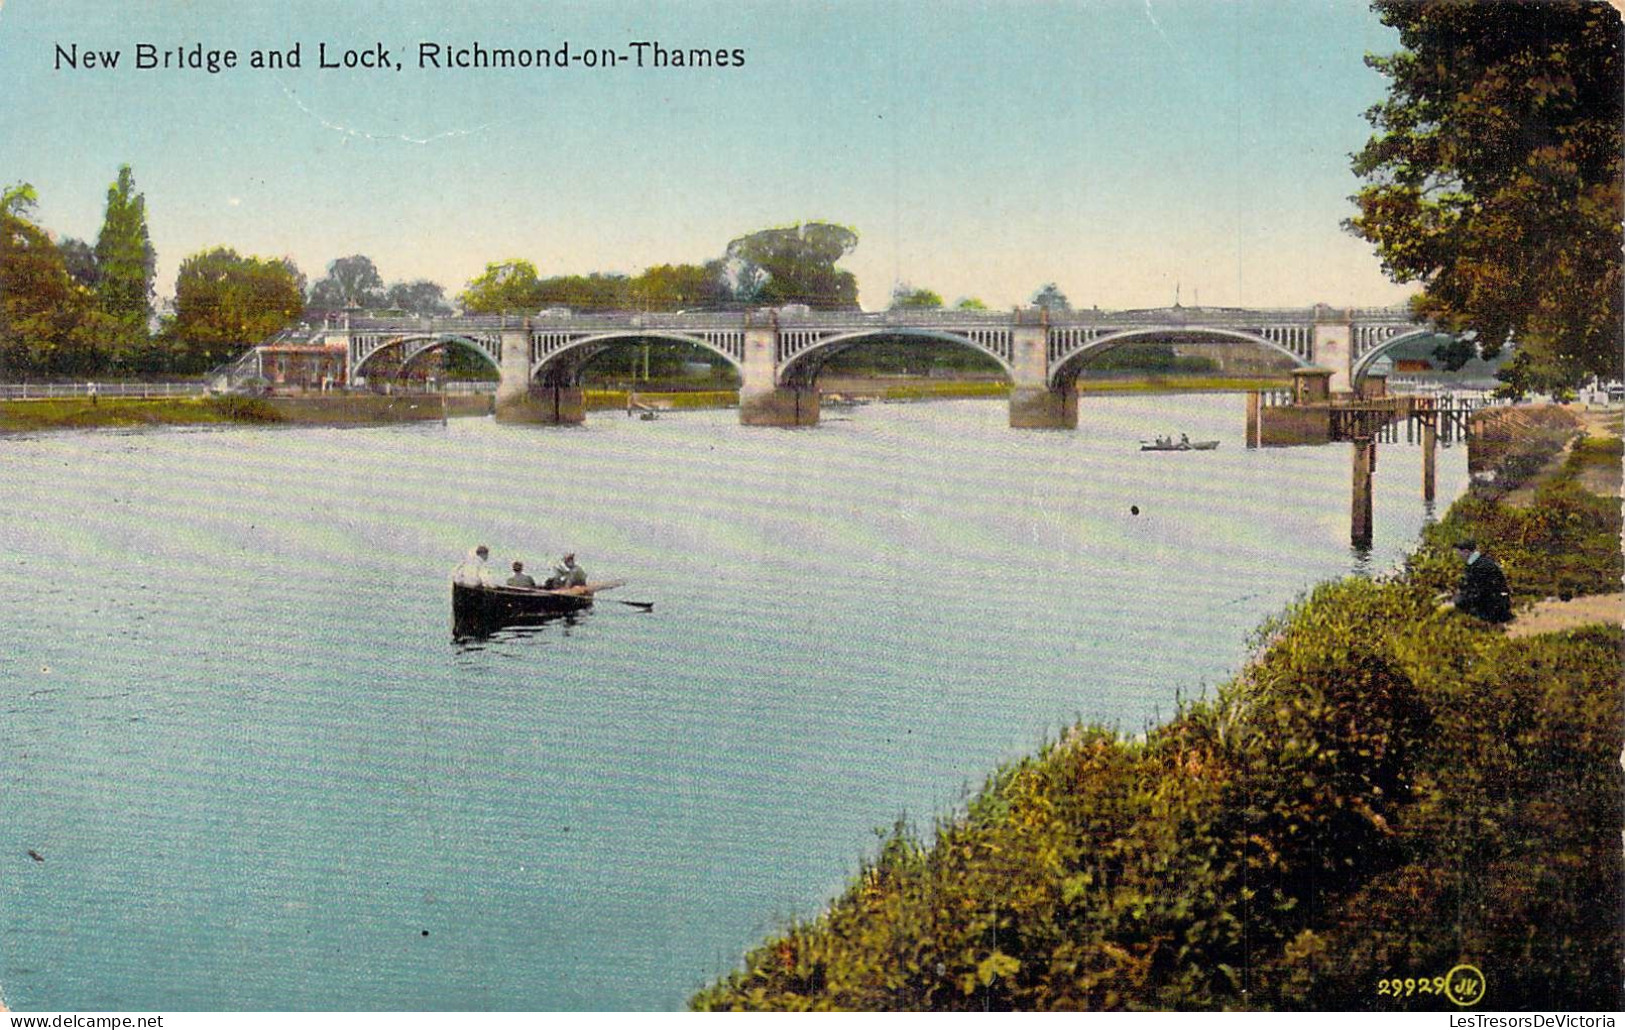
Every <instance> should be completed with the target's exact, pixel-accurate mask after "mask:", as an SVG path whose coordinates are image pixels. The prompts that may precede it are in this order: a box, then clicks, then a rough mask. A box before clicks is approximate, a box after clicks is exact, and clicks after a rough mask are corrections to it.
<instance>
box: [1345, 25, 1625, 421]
mask: <svg viewBox="0 0 1625 1030" xmlns="http://www.w3.org/2000/svg"><path fill="white" fill-rule="evenodd" d="M1372 6H1373V8H1374V9H1375V10H1376V11H1377V12H1378V14H1379V15H1380V16H1381V19H1382V21H1383V22H1384V24H1387V25H1389V26H1392V27H1393V28H1395V29H1397V30H1399V35H1400V42H1401V45H1402V46H1403V47H1404V49H1403V50H1401V51H1400V52H1399V53H1397V54H1393V55H1391V56H1388V57H1377V56H1369V57H1367V59H1366V60H1367V63H1368V64H1369V65H1371V67H1373V68H1375V69H1377V70H1378V71H1380V72H1381V73H1383V74H1384V75H1386V76H1387V77H1388V78H1389V80H1390V82H1389V95H1388V99H1387V100H1386V101H1385V102H1384V103H1382V104H1379V105H1377V106H1375V107H1373V108H1372V109H1371V110H1370V111H1368V112H1367V118H1368V120H1370V122H1371V124H1372V126H1373V127H1374V128H1375V129H1376V130H1377V134H1376V135H1374V136H1373V137H1372V138H1371V140H1370V141H1369V142H1368V143H1367V144H1366V146H1365V148H1364V149H1363V150H1361V151H1360V153H1359V154H1357V155H1355V158H1354V170H1355V172H1356V174H1358V175H1360V176H1362V177H1363V178H1365V179H1366V180H1367V185H1365V186H1364V187H1363V188H1362V189H1361V190H1360V192H1359V193H1358V194H1357V195H1356V196H1355V197H1354V198H1353V199H1354V201H1355V202H1356V204H1357V205H1358V206H1359V209H1360V211H1359V214H1358V215H1356V216H1355V217H1354V218H1351V219H1349V220H1348V221H1347V222H1346V223H1345V225H1346V227H1347V228H1348V229H1349V230H1350V231H1351V232H1353V233H1354V234H1355V235H1357V236H1360V237H1361V238H1363V239H1366V240H1369V241H1370V242H1372V243H1373V244H1375V245H1376V250H1377V253H1378V254H1379V255H1380V256H1381V258H1382V262H1383V268H1384V270H1385V271H1386V272H1387V273H1388V275H1389V276H1390V277H1391V278H1393V279H1394V280H1395V281H1397V282H1413V281H1414V282H1420V283H1421V284H1422V285H1423V287H1424V290H1423V292H1422V293H1421V294H1420V296H1419V297H1418V298H1417V299H1416V301H1415V302H1414V309H1415V311H1416V313H1417V314H1418V315H1419V316H1422V317H1427V318H1431V319H1433V320H1435V321H1436V322H1437V323H1438V324H1439V325H1441V326H1442V327H1444V328H1446V329H1449V330H1452V331H1456V332H1470V333H1472V334H1474V338H1475V339H1476V341H1477V344H1478V348H1479V350H1480V351H1481V352H1482V354H1483V356H1485V357H1493V356H1494V355H1495V354H1497V353H1498V352H1499V351H1500V349H1501V347H1502V346H1503V345H1504V344H1505V343H1507V342H1508V341H1510V340H1515V341H1516V346H1517V353H1516V354H1515V355H1514V357H1513V359H1512V360H1511V361H1510V362H1509V363H1508V364H1507V366H1506V367H1504V368H1503V369H1502V372H1501V373H1500V374H1501V375H1502V377H1503V378H1504V379H1506V380H1507V381H1508V382H1509V384H1510V385H1512V386H1513V387H1514V388H1515V389H1518V390H1531V389H1534V390H1550V389H1559V388H1563V387H1567V386H1573V385H1576V384H1577V383H1578V382H1580V381H1581V380H1582V379H1584V378H1586V377H1588V376H1591V375H1599V376H1602V377H1603V378H1605V379H1618V378H1621V375H1622V361H1625V357H1622V354H1625V330H1622V325H1625V320H1622V312H1621V307H1620V292H1621V289H1622V288H1625V279H1622V276H1621V253H1620V249H1621V248H1620V244H1621V232H1620V219H1621V211H1622V206H1625V190H1622V182H1625V158H1622V156H1621V151H1620V146H1619V129H1620V124H1621V122H1622V120H1625V95H1622V93H1621V91H1620V88H1619V83H1620V78H1621V72H1622V67H1621V21H1620V15H1619V13H1618V12H1616V11H1613V10H1612V9H1610V8H1609V7H1608V6H1607V5H1604V4H1600V3H1591V2H1587V0H1547V2H1543V3H1538V4H1517V3H1496V4H1471V3H1459V2H1455V0H1375V2H1374V3H1373V4H1372ZM1465 353H1466V352H1465V349H1464V348H1456V349H1454V350H1452V351H1451V352H1450V353H1449V354H1448V357H1449V358H1450V359H1451V360H1454V361H1460V360H1462V359H1463V358H1464V356H1465Z"/></svg>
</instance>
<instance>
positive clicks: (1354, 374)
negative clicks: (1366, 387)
mask: <svg viewBox="0 0 1625 1030" xmlns="http://www.w3.org/2000/svg"><path fill="white" fill-rule="evenodd" d="M1439 335H1442V334H1441V333H1439V332H1438V330H1435V329H1430V328H1428V327H1427V326H1421V327H1418V328H1415V329H1412V330H1410V331H1408V332H1402V333H1395V334H1394V335H1393V336H1390V337H1389V338H1388V339H1386V340H1384V341H1382V342H1381V343H1378V344H1375V345H1373V346H1371V347H1368V348H1367V349H1366V350H1365V352H1364V353H1362V354H1361V355H1360V356H1359V357H1357V358H1355V359H1354V365H1353V367H1352V368H1350V369H1349V381H1350V382H1352V383H1358V382H1360V380H1362V379H1364V378H1365V375H1366V373H1367V372H1369V371H1371V366H1372V365H1375V364H1376V363H1377V359H1378V358H1381V357H1383V356H1384V355H1385V354H1387V353H1388V352H1389V351H1391V350H1396V349H1398V348H1399V347H1403V346H1404V345H1405V344H1407V343H1414V342H1416V341H1417V340H1419V339H1421V338H1423V337H1425V336H1439Z"/></svg>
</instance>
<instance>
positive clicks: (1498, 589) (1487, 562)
mask: <svg viewBox="0 0 1625 1030" xmlns="http://www.w3.org/2000/svg"><path fill="white" fill-rule="evenodd" d="M1454 547H1455V551H1456V555H1457V557H1459V558H1461V559H1462V560H1463V561H1465V562H1466V563H1467V567H1466V568H1465V569H1464V570H1463V571H1462V574H1461V586H1460V587H1459V588H1457V590H1456V594H1455V596H1454V597H1453V598H1452V599H1451V600H1450V601H1449V602H1448V603H1447V604H1446V605H1445V607H1446V608H1454V609H1455V610H1456V611H1458V612H1463V613H1465V614H1467V615H1471V616H1473V617H1474V618H1476V619H1483V620H1484V621H1485V622H1507V621H1509V620H1510V619H1511V618H1512V592H1511V591H1510V590H1508V589H1507V578H1506V575H1505V574H1504V573H1503V572H1502V571H1501V566H1499V565H1497V564H1496V562H1495V559H1494V558H1491V557H1490V556H1489V555H1487V554H1485V553H1484V552H1482V551H1480V550H1479V549H1478V544H1477V543H1475V542H1474V541H1472V540H1459V541H1457V542H1456V543H1455V545H1454Z"/></svg>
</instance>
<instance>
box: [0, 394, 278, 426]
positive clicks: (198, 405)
mask: <svg viewBox="0 0 1625 1030" xmlns="http://www.w3.org/2000/svg"><path fill="white" fill-rule="evenodd" d="M278 421H281V418H280V416H278V415H277V413H276V412H275V411H273V410H272V409H271V408H270V407H269V406H268V405H266V404H265V403H264V402H262V401H258V400H255V399H253V398H247V397H211V398H198V397H164V398H152V399H144V398H138V397H104V398H101V399H100V400H99V401H98V402H97V403H96V404H91V403H90V401H89V400H88V399H87V398H83V397H71V398H61V399H56V400H38V401H0V432H45V431H49V430H54V429H104V428H131V427H142V426H165V425H200V424H209V423H228V422H251V423H267V422H278Z"/></svg>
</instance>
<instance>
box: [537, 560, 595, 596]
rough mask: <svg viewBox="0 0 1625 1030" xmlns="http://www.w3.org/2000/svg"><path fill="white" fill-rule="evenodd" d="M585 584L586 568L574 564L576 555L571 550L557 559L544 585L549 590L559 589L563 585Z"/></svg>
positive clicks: (575, 585) (581, 585)
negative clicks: (557, 561) (551, 573)
mask: <svg viewBox="0 0 1625 1030" xmlns="http://www.w3.org/2000/svg"><path fill="white" fill-rule="evenodd" d="M586 585H587V570H586V569H583V568H582V567H581V566H579V565H577V564H576V556H575V554H574V553H573V552H572V553H570V554H567V555H565V556H564V557H563V558H560V559H559V563H558V564H557V565H555V566H553V575H551V576H549V577H548V579H547V583H546V587H547V589H549V590H560V589H563V588H564V587H584V586H586Z"/></svg>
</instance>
